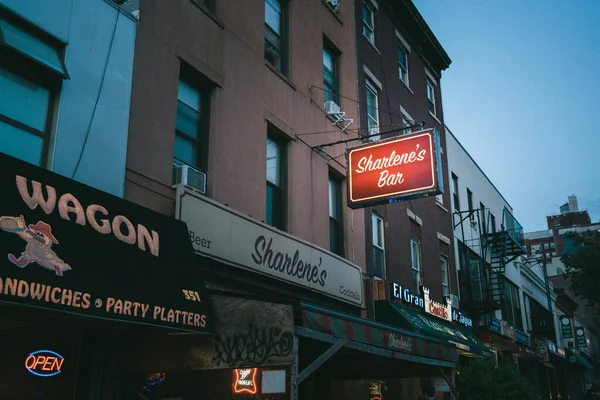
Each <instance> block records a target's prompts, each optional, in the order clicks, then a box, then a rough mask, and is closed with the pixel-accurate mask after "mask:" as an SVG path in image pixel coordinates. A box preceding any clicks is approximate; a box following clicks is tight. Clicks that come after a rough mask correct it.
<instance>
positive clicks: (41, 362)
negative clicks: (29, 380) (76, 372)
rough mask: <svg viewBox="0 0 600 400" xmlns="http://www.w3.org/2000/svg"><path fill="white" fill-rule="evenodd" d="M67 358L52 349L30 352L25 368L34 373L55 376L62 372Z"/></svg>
mask: <svg viewBox="0 0 600 400" xmlns="http://www.w3.org/2000/svg"><path fill="white" fill-rule="evenodd" d="M64 361H65V359H64V358H63V356H61V355H60V354H58V353H56V352H54V351H51V350H38V351H34V352H32V353H29V355H28V356H27V358H25V368H26V369H27V371H29V372H31V373H32V374H33V375H37V376H43V377H48V376H54V375H58V374H60V373H61V372H62V365H63V362H64Z"/></svg>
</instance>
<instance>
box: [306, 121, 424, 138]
mask: <svg viewBox="0 0 600 400" xmlns="http://www.w3.org/2000/svg"><path fill="white" fill-rule="evenodd" d="M413 122H414V121H413ZM393 126H399V127H401V128H402V129H409V126H407V125H406V124H404V123H401V124H387V125H379V128H388V127H393ZM361 129H362V130H366V129H367V128H348V129H346V130H347V131H351V132H352V133H357V134H358V133H360V132H359V131H360V130H361ZM336 132H337V133H340V132H341V131H340V129H336V130H331V131H321V132H304V133H297V134H296V136H307V135H322V134H326V133H336Z"/></svg>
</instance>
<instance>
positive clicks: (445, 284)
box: [440, 255, 450, 297]
mask: <svg viewBox="0 0 600 400" xmlns="http://www.w3.org/2000/svg"><path fill="white" fill-rule="evenodd" d="M440 266H441V270H442V295H444V297H445V296H448V295H449V294H450V274H449V272H448V257H446V256H444V255H442V256H440Z"/></svg>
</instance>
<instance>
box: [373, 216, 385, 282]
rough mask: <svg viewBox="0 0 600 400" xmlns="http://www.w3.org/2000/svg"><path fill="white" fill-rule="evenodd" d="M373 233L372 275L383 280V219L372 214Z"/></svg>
mask: <svg viewBox="0 0 600 400" xmlns="http://www.w3.org/2000/svg"><path fill="white" fill-rule="evenodd" d="M371 222H372V231H373V275H374V276H375V277H376V278H381V279H385V240H384V229H383V228H384V225H383V218H381V217H380V216H379V215H377V214H375V213H373V214H372V215H371Z"/></svg>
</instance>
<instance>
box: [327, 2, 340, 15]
mask: <svg viewBox="0 0 600 400" xmlns="http://www.w3.org/2000/svg"><path fill="white" fill-rule="evenodd" d="M325 2H326V3H327V4H329V6H330V7H331V8H332V9H333V11H334V12H337V11H338V9H339V8H340V2H339V0H325Z"/></svg>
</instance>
